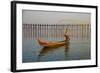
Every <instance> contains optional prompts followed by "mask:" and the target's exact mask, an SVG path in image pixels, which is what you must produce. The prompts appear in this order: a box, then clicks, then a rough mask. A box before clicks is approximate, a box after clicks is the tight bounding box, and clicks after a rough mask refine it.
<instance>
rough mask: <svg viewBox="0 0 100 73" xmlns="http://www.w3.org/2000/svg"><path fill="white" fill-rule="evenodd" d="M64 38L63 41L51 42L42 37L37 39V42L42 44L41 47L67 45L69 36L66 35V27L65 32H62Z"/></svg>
mask: <svg viewBox="0 0 100 73" xmlns="http://www.w3.org/2000/svg"><path fill="white" fill-rule="evenodd" d="M64 37H65V40H64V41H58V42H51V41H47V40H44V39H38V42H39V44H40V45H42V46H43V47H51V48H52V47H60V46H64V45H68V44H69V40H70V38H69V36H68V35H67V29H66V30H65V34H64Z"/></svg>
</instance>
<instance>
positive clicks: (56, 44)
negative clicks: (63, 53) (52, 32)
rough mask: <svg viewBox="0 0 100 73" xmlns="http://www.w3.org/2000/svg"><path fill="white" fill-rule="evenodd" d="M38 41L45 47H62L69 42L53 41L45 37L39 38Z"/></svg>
mask: <svg viewBox="0 0 100 73" xmlns="http://www.w3.org/2000/svg"><path fill="white" fill-rule="evenodd" d="M38 42H39V44H40V45H41V46H43V47H51V48H52V47H60V46H64V45H66V44H68V42H67V41H58V42H51V41H47V40H43V39H38Z"/></svg>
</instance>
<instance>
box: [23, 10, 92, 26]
mask: <svg viewBox="0 0 100 73" xmlns="http://www.w3.org/2000/svg"><path fill="white" fill-rule="evenodd" d="M22 15H23V17H22V20H23V21H22V22H23V24H90V22H91V21H90V20H91V14H90V13H75V12H52V11H35V10H23V13H22Z"/></svg>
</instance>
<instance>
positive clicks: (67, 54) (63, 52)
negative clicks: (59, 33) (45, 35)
mask: <svg viewBox="0 0 100 73" xmlns="http://www.w3.org/2000/svg"><path fill="white" fill-rule="evenodd" d="M57 39H58V41H59V38H56V41H57ZM48 40H49V39H48ZM50 40H51V41H54V40H52V39H50ZM90 48H91V47H90V40H70V44H69V46H62V47H58V48H43V47H42V46H40V45H39V44H38V41H37V40H36V39H26V38H23V41H22V59H23V60H22V61H23V63H28V62H47V61H65V60H66V61H67V60H86V59H90V58H91V49H90Z"/></svg>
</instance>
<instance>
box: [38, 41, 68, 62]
mask: <svg viewBox="0 0 100 73" xmlns="http://www.w3.org/2000/svg"><path fill="white" fill-rule="evenodd" d="M69 46H70V42H69V41H67V42H66V44H64V45H60V46H59V45H57V46H54V47H43V48H42V49H41V51H40V53H39V55H38V59H37V62H41V57H43V56H46V55H48V54H52V53H53V52H54V51H57V50H59V49H64V53H65V58H66V57H67V53H68V51H69Z"/></svg>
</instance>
